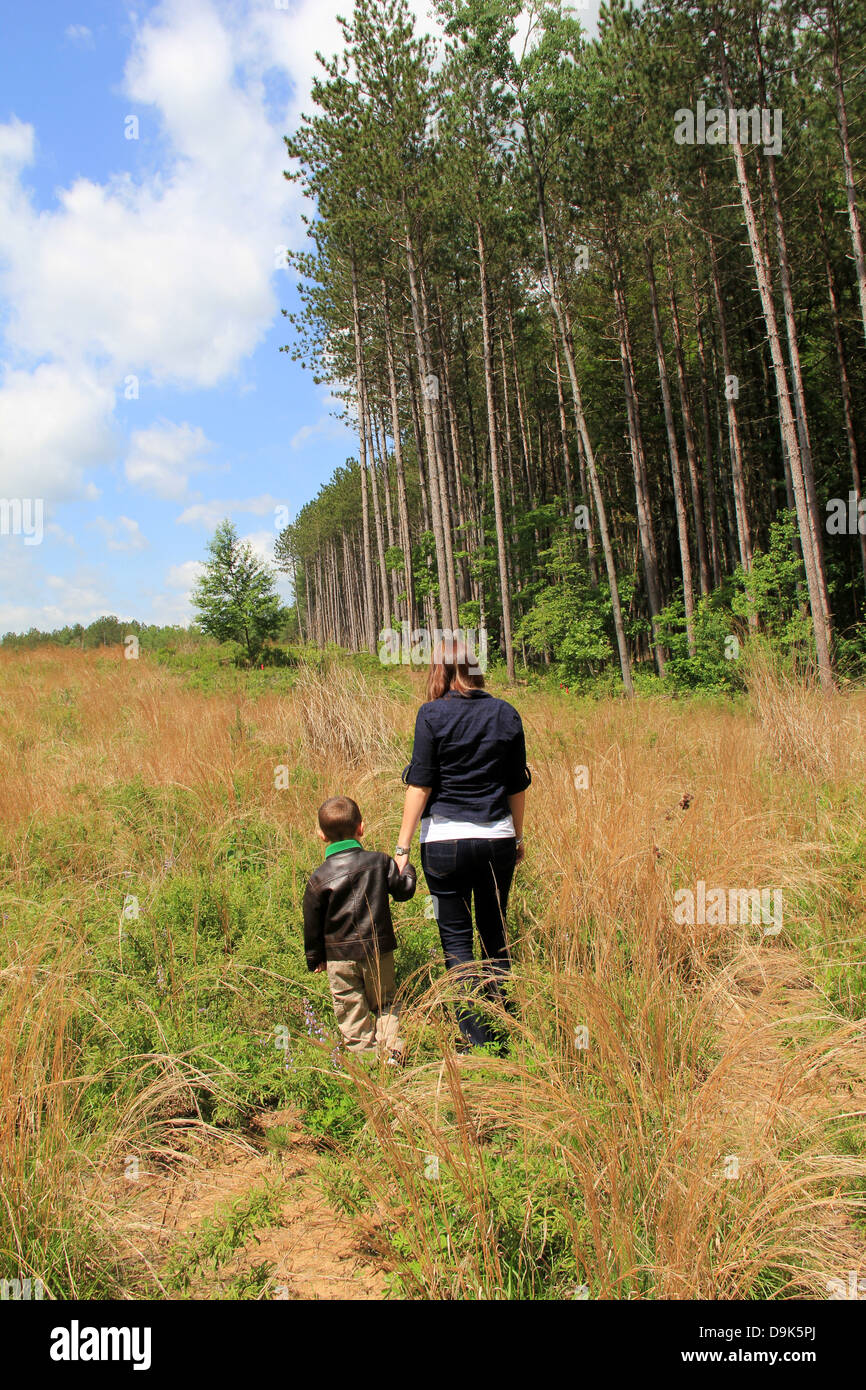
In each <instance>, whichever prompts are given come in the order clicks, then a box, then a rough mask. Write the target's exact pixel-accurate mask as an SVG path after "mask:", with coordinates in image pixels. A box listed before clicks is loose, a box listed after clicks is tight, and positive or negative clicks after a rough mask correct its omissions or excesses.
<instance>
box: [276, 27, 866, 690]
mask: <svg viewBox="0 0 866 1390" xmlns="http://www.w3.org/2000/svg"><path fill="white" fill-rule="evenodd" d="M437 10H438V11H439V15H440V18H441V20H442V23H443V26H444V30H445V34H446V36H447V37H446V42H445V44H444V45H442V46H441V47H440V46H438V45H437V44H436V43H435V42H434V41H433V40H432V39H430V38H429V37H427V36H424V35H421V34H418V33H416V32H415V29H414V24H413V19H412V16H411V13H410V12H409V10H408V7H407V5H406V3H405V0H356V4H355V8H354V13H353V15H352V17H351V18H350V19H348V20H345V21H343V31H344V47H343V50H342V52H341V53H340V54H339V55H338V56H337V57H335V58H333V59H331V60H329V61H326V60H325V59H321V62H322V65H323V70H322V73H321V75H320V76H319V77H318V78H317V79H316V80H315V82H314V84H313V88H312V102H313V110H312V112H311V113H310V114H308V115H306V116H304V117H303V119H302V121H301V123H300V126H299V129H298V131H297V132H296V133H295V134H294V135H292V136H288V137H286V148H287V152H288V155H289V157H290V168H289V169H288V170H287V172H286V177H287V178H290V179H292V180H295V181H297V182H298V183H299V184H300V186H301V187H302V189H303V190H304V192H305V194H306V195H307V197H308V199H309V202H310V215H309V217H308V220H307V226H308V233H309V238H310V243H311V247H312V249H311V250H309V251H306V252H303V253H299V254H296V255H295V256H294V257H293V258H292V260H293V263H294V265H295V267H296V268H297V270H298V271H299V272H300V277H301V279H300V289H301V295H302V304H303V308H302V310H301V312H299V313H298V314H295V315H289V316H288V317H289V318H290V320H291V323H292V327H293V342H292V343H291V344H290V345H288V346H287V347H286V348H285V349H284V351H287V352H290V353H292V354H293V355H294V357H295V358H296V359H298V360H300V361H302V362H303V363H305V364H306V365H308V366H309V367H310V368H311V369H312V370H313V372H314V373H315V375H316V378H317V380H320V381H327V382H329V383H330V384H331V387H332V389H333V390H334V391H335V392H336V394H337V395H338V396H339V397H340V398H341V399H342V401H343V402H344V407H345V412H346V416H347V418H350V419H351V420H352V421H353V422H354V424H355V426H356V429H357V435H358V451H357V457H355V458H352V459H349V460H347V461H346V464H345V466H344V467H343V468H341V469H338V470H337V472H336V473H335V475H334V477H333V478H332V479H331V481H330V482H329V483H328V484H327V485H326V486H325V487H323V488H322V490H321V491H320V493H319V495H318V496H317V497H316V498H315V499H314V500H313V501H312V502H310V503H308V504H307V505H306V506H305V507H304V508H303V509H302V510H301V511H300V513H299V515H298V516H297V518H296V520H295V521H294V522H293V523H292V524H291V525H290V526H288V527H287V528H286V530H285V531H284V532H283V533H282V535H281V536H280V538H279V542H278V546H277V554H278V558H279V564H280V566H281V568H283V569H285V570H286V571H287V572H289V573H290V574H292V576H293V578H294V582H295V592H296V618H297V622H298V625H299V627H300V633H301V636H302V637H303V638H304V639H305V640H310V641H315V642H318V643H320V644H321V643H325V642H328V641H332V642H337V643H339V644H341V645H345V646H348V647H350V648H354V649H359V648H363V647H368V648H370V649H371V650H374V649H375V646H376V643H377V639H378V633H379V631H380V629H381V628H383V627H387V626H391V625H393V624H396V623H400V622H407V623H408V624H409V625H410V627H412V628H414V627H415V626H416V625H418V624H423V625H427V626H431V627H432V626H439V625H441V626H444V627H454V628H456V627H458V626H464V627H465V626H479V625H481V626H485V627H487V628H488V629H489V630H490V631H491V633H492V634H493V636H494V639H495V641H496V642H498V645H499V647H500V649H501V652H502V655H503V657H504V659H505V661H506V663H507V667H508V671H509V674H512V675H513V673H514V669H515V654H516V653H517V654H519V655H520V656H522V657H523V658H524V659H528V660H533V659H534V660H538V661H545V662H550V661H551V660H554V661H555V660H559V659H561V656H562V653H563V651H565V652H567V653H568V654H569V659H570V660H571V662H572V666H573V667H575V668H579V667H581V666H582V665H583V666H585V667H587V668H590V669H591V668H593V667H594V666H598V665H603V664H604V663H605V662H607V661H610V660H617V661H618V664H619V669H620V671H621V673H622V680H623V682H624V684H625V687H626V689H628V690H630V689H631V686H632V671H633V669H634V666H635V663H647V664H649V663H654V665H655V668H656V669H657V671H658V672H659V673H660V674H664V673H665V670H666V665H667V663H668V662H669V661H670V659H671V654H672V652H674V653H675V652H676V651H681V652H682V654H683V655H684V657H685V658H686V660H689V659H691V660H696V659H697V658H698V657H699V656H700V647H701V643H702V642H703V643H706V641H707V640H709V639H708V634H709V635H711V637H712V640H713V641H717V640H718V634H719V631H720V629H719V623H718V622H713V614H714V613H716V614H718V613H720V612H723V613H724V614H725V615H727V614H728V613H729V612H731V613H733V614H737V613H739V615H740V619H741V621H742V623H743V625H744V627H745V628H746V629H748V628H752V629H755V628H756V627H758V626H760V625H761V623H762V621H763V618H762V611H761V606H760V603H759V602H758V599H757V590H758V589H759V588H761V584H759V583H758V582H757V580H756V581H754V583H753V581H752V580H751V578H750V576H751V575H752V572H753V568H754V565H755V560H756V556H765V555H766V554H768V553H770V551H771V550H772V549H773V546H774V545H775V546H776V548H777V549H778V540H779V535H780V534H782V531H784V534H785V536H786V537H787V545H788V547H789V550H790V555H789V556H788V558H792V559H793V560H794V561H795V562H796V573H795V576H794V581H793V583H792V584H791V585H790V592H789V593H788V594H787V596H786V599H785V601H786V602H787V603H789V606H790V614H789V616H796V615H797V614H799V615H800V616H801V617H802V616H805V617H807V618H808V619H809V620H810V621H809V622H808V624H807V629H808V641H809V642H810V643H811V644H812V647H813V650H814V655H815V659H816V662H817V666H818V668H819V670H820V673H821V679H822V681H823V682H824V683H825V684H826V685H831V684H832V682H833V672H834V659H835V656H836V653H837V651H838V645H839V642H840V641H845V640H847V641H849V644H850V634H851V632H852V631H855V630H856V628H857V625H858V623H859V621H860V618H861V616H862V613H863V604H864V597H866V534H864V532H866V520H863V521H862V522H861V523H860V524H859V525H858V520H859V518H861V517H862V512H863V508H862V507H861V506H860V501H861V480H860V462H859V458H860V451H861V449H862V448H863V439H862V430H861V428H860V423H859V422H860V420H861V418H862V406H863V401H864V391H866V380H864V362H866V355H864V352H863V348H864V335H866V262H864V251H863V234H862V227H861V214H860V203H861V201H862V199H861V197H860V192H859V189H858V186H857V167H858V150H859V149H861V148H862V138H863V121H864V114H866V93H864V81H863V70H864V69H863V49H864V35H866V6H864V4H863V3H862V0H849V2H848V3H846V4H845V5H844V6H841V5H840V4H839V3H838V0H820V3H817V4H809V5H806V4H805V3H798V2H797V0H792V2H789V0H745V3H736V4H734V5H733V6H732V5H725V6H724V7H721V6H718V5H716V4H715V3H710V0H647V3H646V4H644V5H643V6H642V8H641V9H634V8H631V7H630V6H628V5H626V4H624V3H622V0H611V3H609V4H607V5H605V6H603V8H602V11H601V16H600V20H599V36H598V39H597V40H592V41H590V40H588V39H587V37H586V35H585V34H584V32H583V30H582V29H581V26H580V24H579V22H578V19H577V17H576V16H575V15H574V14H573V13H572V12H571V11H570V10H569V9H568V8H567V7H566V6H565V5H563V4H559V3H544V4H537V5H535V6H534V7H533V8H532V10H531V25H530V26H529V27H528V28H527V25H526V11H525V9H524V7H523V6H522V5H520V4H519V3H517V0H439V3H438V4H437ZM521 13H522V14H523V18H521ZM833 499H835V502H834V500H833ZM840 499H841V500H842V501H843V502H844V505H845V507H846V508H847V510H846V511H845V518H846V520H845V525H844V526H842V525H841V524H840V525H837V526H836V527H835V529H834V528H833V526H832V525H828V516H829V511H828V509H830V510H832V507H833V506H835V507H836V509H837V512H838V508H839V505H840ZM840 515H841V514H840ZM838 520H839V517H838V516H837V521H838ZM774 528H775V529H774ZM780 528H781V530H780ZM765 578H766V576H765ZM763 588H764V590H766V589H767V585H766V583H764V584H763ZM753 590H754V591H755V592H753ZM737 597H738V598H739V600H740V602H739V606H738V605H737V603H736V602H733V603H732V599H736V598H737ZM721 626H722V628H724V626H725V622H724V620H723V621H722V624H721Z"/></svg>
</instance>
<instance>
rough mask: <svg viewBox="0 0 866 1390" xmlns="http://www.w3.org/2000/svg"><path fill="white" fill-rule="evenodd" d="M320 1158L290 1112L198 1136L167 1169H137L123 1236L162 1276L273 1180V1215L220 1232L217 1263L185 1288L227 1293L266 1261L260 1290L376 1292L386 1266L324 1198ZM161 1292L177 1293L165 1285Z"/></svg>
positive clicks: (205, 1294) (332, 1294)
mask: <svg viewBox="0 0 866 1390" xmlns="http://www.w3.org/2000/svg"><path fill="white" fill-rule="evenodd" d="M273 1130H278V1131H279V1133H280V1143H279V1146H278V1147H277V1146H274V1145H273V1144H270V1143H268V1132H269V1131H273ZM318 1157H319V1156H318V1153H317V1150H316V1148H315V1146H314V1144H313V1142H312V1141H311V1140H310V1139H309V1138H308V1137H307V1136H306V1135H305V1134H304V1133H303V1132H302V1130H301V1129H300V1126H299V1124H298V1121H297V1117H296V1116H294V1115H292V1114H291V1113H290V1112H287V1111H286V1112H280V1111H274V1112H269V1113H267V1114H265V1115H262V1116H260V1117H259V1119H258V1122H257V1124H256V1125H255V1126H254V1127H253V1129H252V1131H251V1134H250V1135H249V1136H248V1137H247V1138H246V1139H245V1140H243V1141H240V1142H239V1141H238V1139H237V1138H236V1137H234V1136H230V1135H227V1136H225V1137H222V1136H219V1137H215V1136H210V1135H209V1136H208V1137H207V1139H206V1140H202V1139H200V1138H199V1139H196V1140H195V1141H194V1142H192V1143H191V1144H190V1145H189V1151H188V1152H186V1153H184V1154H183V1155H182V1156H179V1157H178V1160H177V1161H176V1162H174V1163H173V1164H171V1165H170V1166H169V1167H168V1168H167V1169H165V1170H161V1171H160V1170H158V1171H152V1172H148V1173H142V1174H141V1176H140V1177H139V1180H138V1182H137V1184H136V1193H135V1197H134V1200H133V1202H132V1204H131V1206H130V1207H129V1209H128V1213H127V1219H126V1220H125V1223H124V1224H125V1226H126V1230H127V1233H128V1239H129V1241H130V1244H131V1245H132V1246H133V1247H134V1248H135V1250H136V1251H137V1254H138V1257H139V1258H141V1259H144V1260H145V1261H146V1263H148V1264H149V1265H150V1266H151V1268H152V1269H153V1271H154V1272H155V1273H156V1274H157V1276H158V1277H161V1278H164V1277H165V1275H166V1270H167V1268H168V1261H169V1259H170V1258H171V1256H172V1255H176V1252H177V1250H178V1249H179V1248H187V1247H188V1244H189V1239H190V1238H191V1239H192V1240H194V1241H200V1240H201V1236H202V1233H205V1234H207V1232H208V1231H209V1230H210V1231H213V1229H214V1225H216V1226H218V1227H219V1228H224V1226H225V1222H226V1217H227V1216H230V1213H231V1212H232V1211H234V1212H237V1211H238V1210H241V1209H242V1207H243V1204H244V1203H245V1202H248V1201H249V1199H250V1196H251V1194H256V1193H261V1192H264V1191H266V1190H267V1189H268V1188H270V1189H271V1190H275V1191H276V1192H277V1194H278V1195H277V1199H276V1203H275V1206H276V1212H275V1215H274V1216H272V1217H271V1218H270V1220H266V1221H265V1223H264V1224H256V1222H255V1220H252V1221H251V1222H247V1223H243V1224H242V1225H241V1226H240V1230H239V1231H238V1232H237V1234H235V1235H234V1236H231V1235H229V1236H226V1237H225V1239H224V1243H223V1247H222V1248H223V1251H224V1254H223V1255H222V1256H221V1258H220V1261H219V1264H218V1267H217V1268H216V1269H215V1270H213V1271H212V1272H211V1270H209V1269H208V1268H204V1269H198V1270H196V1271H195V1272H194V1277H193V1278H192V1279H191V1282H190V1285H189V1288H188V1290H187V1293H188V1295H191V1296H192V1297H195V1298H220V1297H226V1296H229V1297H231V1296H232V1293H231V1289H230V1286H231V1285H232V1284H234V1285H235V1287H237V1283H238V1281H241V1282H248V1281H249V1278H250V1275H251V1274H252V1272H253V1271H254V1270H255V1268H256V1267H257V1266H261V1265H262V1264H266V1265H268V1266H270V1267H272V1272H271V1274H270V1277H269V1278H268V1279H267V1281H266V1282H263V1286H262V1289H261V1293H260V1294H259V1295H258V1296H261V1297H263V1298H289V1299H294V1298H303V1299H341V1300H346V1299H379V1298H382V1297H383V1296H384V1295H385V1293H386V1287H387V1285H386V1271H385V1270H384V1268H383V1267H382V1265H381V1263H380V1262H379V1261H378V1260H377V1258H376V1256H375V1254H374V1253H373V1252H372V1251H371V1250H365V1249H364V1238H363V1233H362V1232H361V1231H359V1230H358V1229H357V1228H356V1227H355V1226H353V1225H352V1223H351V1222H350V1221H349V1220H348V1219H347V1218H345V1217H343V1216H341V1215H340V1214H339V1213H337V1212H335V1211H334V1209H333V1207H332V1206H331V1205H330V1204H329V1203H328V1201H327V1199H326V1198H325V1196H324V1194H323V1192H322V1189H321V1185H320V1183H319V1180H318V1177H317V1174H316V1166H317V1162H318ZM208 1223H210V1225H209V1224H208ZM238 1224H239V1225H240V1223H238ZM233 1245H234V1248H232V1247H233ZM167 1293H168V1296H169V1297H172V1296H178V1294H177V1293H173V1290H172V1288H171V1286H169V1287H168V1289H167ZM246 1296H248V1297H249V1296H251V1295H250V1294H249V1293H248V1294H247V1295H246Z"/></svg>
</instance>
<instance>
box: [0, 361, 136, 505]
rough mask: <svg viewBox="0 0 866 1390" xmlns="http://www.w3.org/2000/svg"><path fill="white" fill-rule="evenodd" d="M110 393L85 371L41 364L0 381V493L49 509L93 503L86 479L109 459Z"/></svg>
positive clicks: (113, 443)
mask: <svg viewBox="0 0 866 1390" xmlns="http://www.w3.org/2000/svg"><path fill="white" fill-rule="evenodd" d="M113 403H114V396H113V393H112V391H111V389H110V387H108V386H107V385H106V383H105V382H104V381H100V380H99V378H98V376H97V375H96V374H95V373H94V372H93V371H91V370H90V369H88V368H86V367H77V368H76V367H68V366H66V365H62V364H60V363H54V362H43V363H41V364H40V365H39V366H37V367H36V368H34V369H33V370H32V371H27V370H24V369H22V368H9V369H7V371H6V372H5V374H4V375H3V376H2V378H0V491H2V492H3V494H4V495H5V496H10V497H18V496H35V497H42V498H44V499H45V500H46V502H47V503H49V504H52V503H55V502H58V501H67V500H69V499H71V498H74V497H81V496H86V497H95V496H98V491H97V489H96V487H95V484H94V483H93V482H92V480H87V478H86V475H87V473H88V472H89V471H90V470H92V469H93V468H94V467H95V466H101V465H102V464H105V463H109V462H111V460H112V459H113V458H114V456H115V454H116V452H117V448H118V441H117V437H116V433H115V431H114V429H113V427H112V423H111V411H112V407H113Z"/></svg>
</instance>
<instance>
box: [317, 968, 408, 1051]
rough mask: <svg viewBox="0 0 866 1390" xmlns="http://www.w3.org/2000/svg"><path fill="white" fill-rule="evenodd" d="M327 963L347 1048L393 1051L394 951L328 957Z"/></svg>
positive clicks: (396, 1042) (395, 1040) (396, 1013)
mask: <svg viewBox="0 0 866 1390" xmlns="http://www.w3.org/2000/svg"><path fill="white" fill-rule="evenodd" d="M327 965H328V983H329V984H330V986H331V997H332V998H333V1001H334V1013H335V1014H336V1017H337V1024H338V1027H339V1029H340V1032H341V1033H342V1035H343V1040H344V1041H345V1044H346V1047H347V1048H348V1049H349V1051H350V1052H376V1051H378V1052H380V1053H385V1052H387V1051H389V1050H391V1051H396V1050H397V1049H398V1048H399V1045H400V1044H399V1039H398V1036H397V1029H398V1027H399V1009H398V1008H397V1007H396V1006H395V1004H394V995H395V993H396V989H397V982H396V980H395V978H394V952H393V951H386V952H385V953H384V954H383V955H381V956H377V957H376V958H375V959H372V960H329V961H328V963H327Z"/></svg>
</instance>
